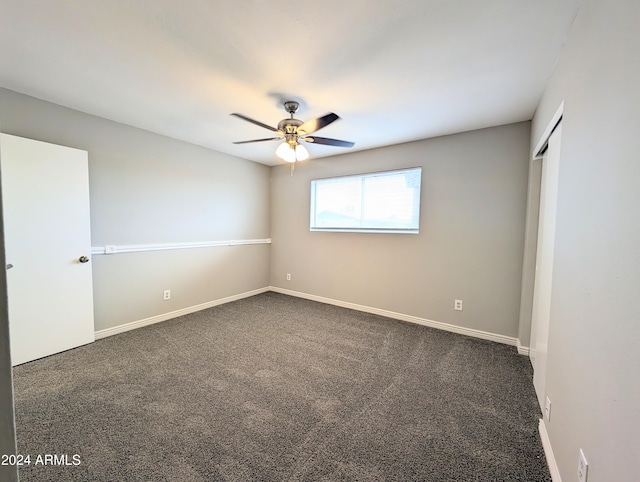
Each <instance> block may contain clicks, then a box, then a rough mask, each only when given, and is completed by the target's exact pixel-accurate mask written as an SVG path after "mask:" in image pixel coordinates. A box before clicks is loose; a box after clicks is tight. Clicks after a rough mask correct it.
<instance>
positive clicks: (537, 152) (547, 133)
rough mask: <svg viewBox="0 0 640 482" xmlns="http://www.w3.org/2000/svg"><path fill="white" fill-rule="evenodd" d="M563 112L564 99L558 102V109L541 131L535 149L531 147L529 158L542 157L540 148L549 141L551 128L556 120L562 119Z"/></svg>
mask: <svg viewBox="0 0 640 482" xmlns="http://www.w3.org/2000/svg"><path fill="white" fill-rule="evenodd" d="M563 113H564V100H563V101H562V102H560V107H558V110H556V113H555V114H553V117H552V118H551V120H550V121H549V123H548V124H547V128H546V129H545V130H544V132H543V133H542V136H541V137H540V139H539V140H538V143H537V144H536V147H535V149H533V153H532V154H531V158H532V159H533V160H535V159H540V158H541V157H542V150H543V149H544V146H546V145H547V142H548V141H549V137H551V133H552V132H553V129H555V128H556V126H557V125H558V122H560V119H562V115H563Z"/></svg>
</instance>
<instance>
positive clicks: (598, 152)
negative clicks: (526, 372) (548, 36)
mask: <svg viewBox="0 0 640 482" xmlns="http://www.w3.org/2000/svg"><path fill="white" fill-rule="evenodd" d="M639 18H640V2H638V1H637V0H618V1H615V2H604V1H597V0H585V1H584V2H583V5H582V7H581V9H580V12H579V14H578V16H577V18H576V21H575V24H574V26H573V28H572V31H571V34H570V36H569V39H568V41H567V43H566V44H565V47H564V49H563V52H562V55H561V57H560V59H559V61H558V64H557V67H556V69H555V72H554V74H553V77H552V78H551V80H550V83H549V85H548V88H547V90H546V92H545V94H544V96H543V98H542V100H541V102H540V105H539V107H538V110H537V112H536V115H535V118H534V121H533V128H532V130H533V135H532V142H533V143H535V142H537V140H538V139H539V138H540V136H541V135H542V132H543V131H544V129H545V127H546V125H547V123H548V122H549V121H550V119H551V117H552V115H553V113H554V112H555V110H556V108H557V107H558V105H559V104H560V102H561V101H562V100H564V103H565V104H564V119H563V126H562V146H561V154H560V178H559V188H558V189H559V191H558V206H557V228H556V242H555V258H554V271H553V292H552V306H551V326H550V332H549V346H548V350H549V351H548V365H547V370H548V371H547V394H548V395H549V397H550V399H551V402H552V416H551V421H550V422H549V423H547V426H548V431H549V436H550V440H551V444H552V447H553V451H554V453H555V457H556V459H557V461H558V464H559V468H560V472H561V475H562V480H567V481H572V480H577V479H576V469H577V461H578V451H579V449H580V448H582V449H583V450H584V452H585V454H586V457H587V459H588V461H589V463H590V468H589V482H618V481H621V482H622V481H631V480H640V466H639V465H638V457H639V456H640V410H639V409H638V407H639V406H640V376H638V373H639V372H640V350H638V347H637V344H638V340H640V161H639V159H640V156H639V153H640V135H639V133H640V88H639V86H640V62H639V61H638V48H639V47H640V29H639V28H638V19H639Z"/></svg>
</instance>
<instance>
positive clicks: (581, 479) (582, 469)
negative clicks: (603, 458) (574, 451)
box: [578, 449, 589, 482]
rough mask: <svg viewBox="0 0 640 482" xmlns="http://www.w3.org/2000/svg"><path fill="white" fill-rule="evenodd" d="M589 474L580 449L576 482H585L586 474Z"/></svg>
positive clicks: (587, 465)
mask: <svg viewBox="0 0 640 482" xmlns="http://www.w3.org/2000/svg"><path fill="white" fill-rule="evenodd" d="M588 472H589V464H588V463H587V458H586V457H585V456H584V452H583V451H582V449H580V457H578V482H587V474H588Z"/></svg>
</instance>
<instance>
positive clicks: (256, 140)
mask: <svg viewBox="0 0 640 482" xmlns="http://www.w3.org/2000/svg"><path fill="white" fill-rule="evenodd" d="M280 139H282V137H267V138H265V139H252V140H250V141H238V142H234V144H248V143H249V142H264V141H279V140H280Z"/></svg>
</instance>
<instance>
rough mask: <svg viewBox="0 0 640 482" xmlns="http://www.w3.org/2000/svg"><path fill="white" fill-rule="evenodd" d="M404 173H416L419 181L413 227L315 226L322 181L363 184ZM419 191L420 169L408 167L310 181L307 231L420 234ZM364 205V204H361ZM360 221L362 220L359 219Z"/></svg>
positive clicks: (363, 192)
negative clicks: (342, 180) (355, 180)
mask: <svg viewBox="0 0 640 482" xmlns="http://www.w3.org/2000/svg"><path fill="white" fill-rule="evenodd" d="M405 172H418V175H419V179H420V188H419V189H418V190H417V192H418V201H417V210H418V213H417V215H416V216H415V221H416V223H415V225H414V226H411V227H407V228H398V227H382V228H375V227H360V226H352V227H326V226H317V224H318V223H317V213H316V186H317V184H318V183H322V182H323V181H333V180H336V179H349V178H358V179H361V180H362V182H363V184H364V182H365V179H367V178H373V177H379V176H387V175H394V174H400V173H405ZM421 190H422V167H409V168H403V169H393V170H389V171H377V172H368V173H363V174H351V175H346V176H334V177H329V178H321V179H312V180H311V202H310V211H309V229H310V231H319V232H323V231H325V232H346V233H393V234H419V233H420V207H421V206H420V204H421V194H422V193H421ZM362 196H366V192H365V191H364V190H363V191H362ZM362 204H364V203H362ZM361 219H362V218H361Z"/></svg>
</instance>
